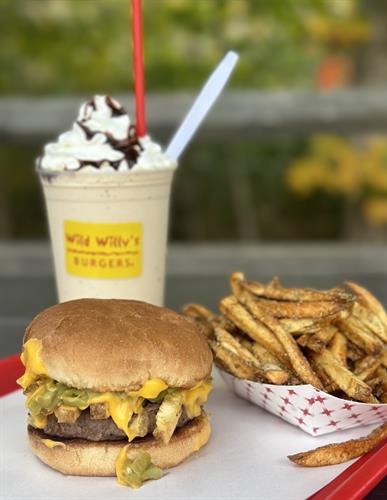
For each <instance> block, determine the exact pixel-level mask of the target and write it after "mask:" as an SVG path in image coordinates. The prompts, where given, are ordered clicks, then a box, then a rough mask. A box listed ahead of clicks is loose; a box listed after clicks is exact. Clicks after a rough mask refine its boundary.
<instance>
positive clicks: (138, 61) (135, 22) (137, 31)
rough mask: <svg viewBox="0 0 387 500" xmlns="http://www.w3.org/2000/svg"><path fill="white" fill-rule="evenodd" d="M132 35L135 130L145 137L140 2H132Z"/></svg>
mask: <svg viewBox="0 0 387 500" xmlns="http://www.w3.org/2000/svg"><path fill="white" fill-rule="evenodd" d="M132 33H133V57H134V93H135V95H136V130H137V135H138V136H139V137H143V136H144V135H146V131H147V129H146V120H145V95H144V94H145V90H144V89H145V83H144V65H143V57H142V16H141V0H132Z"/></svg>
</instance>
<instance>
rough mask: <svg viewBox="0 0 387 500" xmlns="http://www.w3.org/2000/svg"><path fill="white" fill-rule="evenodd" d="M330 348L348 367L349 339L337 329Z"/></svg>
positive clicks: (338, 359)
mask: <svg viewBox="0 0 387 500" xmlns="http://www.w3.org/2000/svg"><path fill="white" fill-rule="evenodd" d="M328 349H329V350H330V352H331V353H332V354H333V356H334V357H335V358H336V359H337V361H339V362H340V363H341V364H342V365H343V366H345V367H347V354H348V341H347V339H346V337H344V335H343V334H342V333H340V332H338V331H336V333H335V334H334V336H333V337H332V339H331V341H330V342H329V346H328Z"/></svg>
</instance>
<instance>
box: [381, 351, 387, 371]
mask: <svg viewBox="0 0 387 500" xmlns="http://www.w3.org/2000/svg"><path fill="white" fill-rule="evenodd" d="M381 359H382V365H383V366H384V367H385V368H387V349H386V348H384V350H383V352H382V354H381Z"/></svg>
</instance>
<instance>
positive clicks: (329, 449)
mask: <svg viewBox="0 0 387 500" xmlns="http://www.w3.org/2000/svg"><path fill="white" fill-rule="evenodd" d="M386 438H387V423H385V424H383V425H381V426H380V427H377V428H376V429H374V430H373V431H372V432H371V433H370V434H368V435H367V436H365V437H362V438H359V439H351V440H350V441H345V442H343V443H334V444H328V445H326V446H320V447H319V448H316V449H314V450H311V451H305V452H301V453H296V454H295V455H289V456H288V459H289V460H290V461H292V462H293V463H295V464H297V465H302V466H304V467H321V466H324V465H334V464H341V463H343V462H346V461H348V460H352V459H353V458H357V457H360V456H362V455H364V454H365V453H367V452H369V451H371V450H372V449H373V448H375V446H377V445H378V444H379V443H381V442H383V441H384V440H385V439H386Z"/></svg>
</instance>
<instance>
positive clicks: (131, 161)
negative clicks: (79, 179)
mask: <svg viewBox="0 0 387 500" xmlns="http://www.w3.org/2000/svg"><path fill="white" fill-rule="evenodd" d="M105 101H106V104H107V105H108V106H109V108H110V109H111V112H112V116H122V115H124V114H125V110H124V108H123V107H122V106H120V105H117V103H116V102H114V101H113V99H112V98H111V97H110V96H106V97H105ZM87 106H91V107H92V108H93V109H94V110H96V109H97V106H96V103H95V98H93V99H92V100H91V101H90V102H88V103H87ZM76 123H77V124H78V125H79V127H80V128H81V129H82V130H83V131H84V132H85V135H86V137H87V139H89V140H90V139H91V138H92V137H94V135H96V134H101V133H102V134H104V135H105V136H106V139H107V142H108V143H109V144H110V145H111V146H112V148H113V149H116V150H118V151H121V152H122V153H123V154H124V157H125V160H126V161H127V164H128V167H129V169H131V168H133V166H134V165H135V164H136V162H137V159H138V157H139V155H140V152H141V151H142V150H143V148H142V146H141V144H140V142H139V140H138V137H137V133H136V128H135V126H134V125H130V126H129V128H128V134H127V137H126V138H125V139H123V140H117V139H115V138H114V137H113V136H112V135H111V134H109V133H108V132H101V131H93V130H90V129H89V128H88V127H87V126H86V125H85V124H84V122H83V120H77V121H76ZM41 161H42V157H41V158H40V159H39V161H38V163H39V165H40V163H41ZM78 161H79V167H78V168H77V169H74V171H77V170H81V169H82V168H83V167H85V166H91V167H94V168H96V169H99V168H101V165H102V164H103V163H105V162H108V163H109V165H110V166H111V167H112V168H114V169H115V170H118V168H119V166H120V164H121V162H122V160H119V161H110V160H107V159H106V158H103V159H101V160H98V161H89V160H78Z"/></svg>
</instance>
